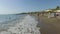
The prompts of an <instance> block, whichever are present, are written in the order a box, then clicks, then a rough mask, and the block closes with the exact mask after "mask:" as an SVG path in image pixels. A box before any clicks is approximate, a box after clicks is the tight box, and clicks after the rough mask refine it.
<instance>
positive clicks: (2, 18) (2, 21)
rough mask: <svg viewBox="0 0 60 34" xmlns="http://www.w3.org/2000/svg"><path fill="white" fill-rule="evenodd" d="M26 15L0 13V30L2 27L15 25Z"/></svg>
mask: <svg viewBox="0 0 60 34" xmlns="http://www.w3.org/2000/svg"><path fill="white" fill-rule="evenodd" d="M25 16H26V15H25V14H24V15H22V14H20V15H16V14H10V15H0V30H1V29H7V28H8V27H10V26H14V24H16V23H18V22H20V21H22V19H24V17H25Z"/></svg>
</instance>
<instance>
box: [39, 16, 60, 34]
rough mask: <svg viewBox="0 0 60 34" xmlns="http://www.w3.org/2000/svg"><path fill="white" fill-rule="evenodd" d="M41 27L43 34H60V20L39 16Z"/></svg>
mask: <svg viewBox="0 0 60 34" xmlns="http://www.w3.org/2000/svg"><path fill="white" fill-rule="evenodd" d="M39 19H40V21H39V24H38V25H39V27H40V32H41V34H60V19H58V18H47V17H45V16H39Z"/></svg>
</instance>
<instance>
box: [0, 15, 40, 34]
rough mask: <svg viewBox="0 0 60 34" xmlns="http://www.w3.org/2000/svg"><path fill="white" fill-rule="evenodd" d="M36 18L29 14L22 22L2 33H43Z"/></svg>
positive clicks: (0, 33)
mask: <svg viewBox="0 0 60 34" xmlns="http://www.w3.org/2000/svg"><path fill="white" fill-rule="evenodd" d="M37 23H38V22H37V21H36V20H35V18H32V17H31V16H29V15H27V16H26V17H25V18H24V19H23V20H22V22H19V23H16V24H15V26H13V27H9V29H8V30H7V31H2V32H0V34H41V33H40V31H39V29H40V28H38V27H36V26H37Z"/></svg>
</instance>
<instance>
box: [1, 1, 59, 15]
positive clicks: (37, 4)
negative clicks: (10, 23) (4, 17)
mask: <svg viewBox="0 0 60 34" xmlns="http://www.w3.org/2000/svg"><path fill="white" fill-rule="evenodd" d="M56 6H60V0H0V14H14V13H21V12H32V11H33V12H34V11H39V10H45V9H49V8H55V7H56Z"/></svg>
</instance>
